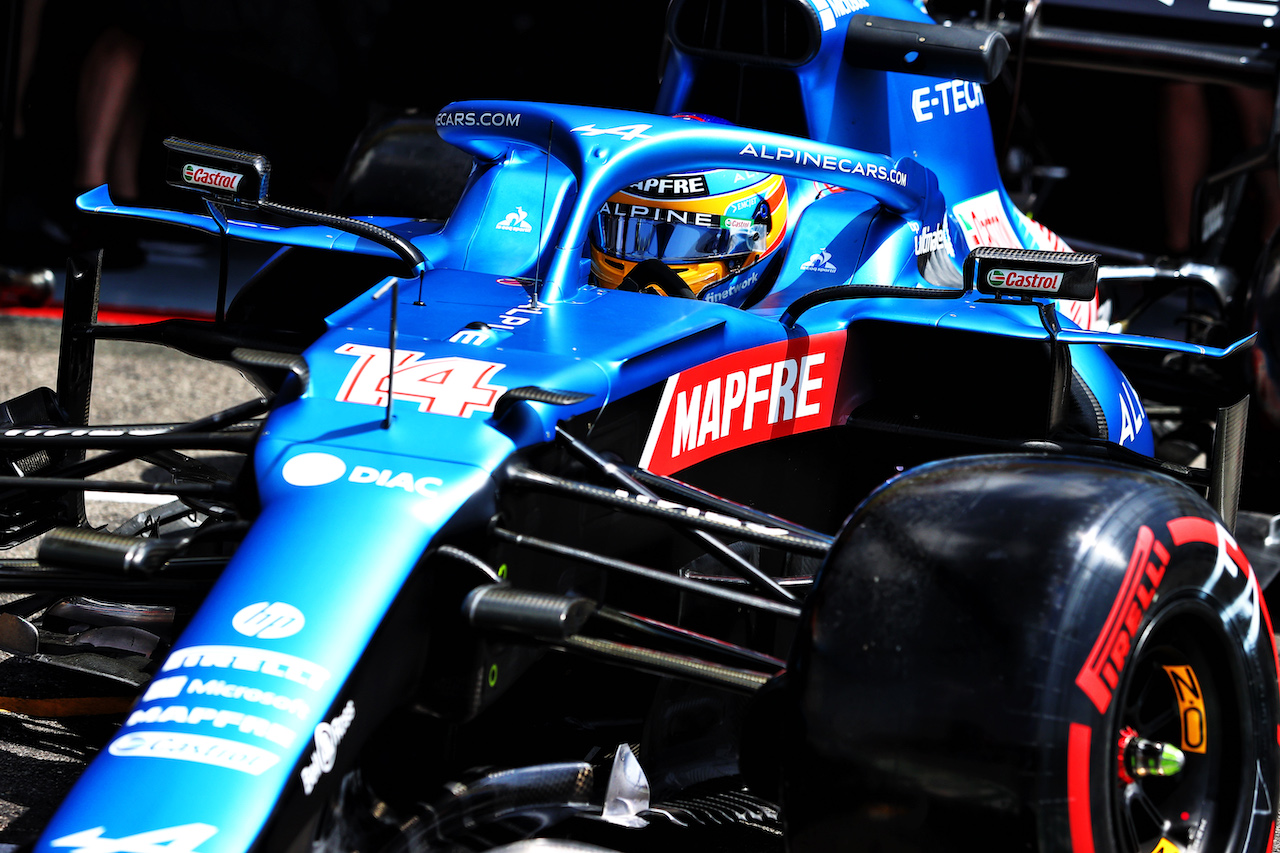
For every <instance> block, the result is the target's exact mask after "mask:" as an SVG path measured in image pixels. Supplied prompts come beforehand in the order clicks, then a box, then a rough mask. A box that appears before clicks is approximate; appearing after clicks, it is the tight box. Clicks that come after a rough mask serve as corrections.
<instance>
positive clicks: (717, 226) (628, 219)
mask: <svg viewBox="0 0 1280 853" xmlns="http://www.w3.org/2000/svg"><path fill="white" fill-rule="evenodd" d="M628 208H630V206H629V205H625V204H619V205H616V206H614V205H606V207H605V209H604V210H602V211H601V212H600V215H599V216H598V217H596V223H595V226H594V227H593V228H592V230H591V241H592V242H593V243H594V244H595V246H596V248H598V249H600V250H601V251H603V252H605V253H606V254H609V255H612V256H613V257H615V258H621V259H622V260H627V261H645V260H648V259H649V258H658V259H659V260H662V261H664V262H667V263H671V262H685V263H697V262H698V261H704V260H707V259H712V258H726V257H732V256H735V255H745V254H747V253H749V252H762V251H764V248H765V245H766V243H767V242H768V240H767V238H768V236H769V226H768V224H767V223H763V222H757V221H753V220H751V219H736V218H734V217H730V216H715V215H711V214H705V213H702V214H692V213H689V214H685V213H683V212H682V211H675V210H665V209H662V208H641V210H643V211H644V212H645V213H644V214H643V215H641V214H639V213H636V212H633V211H632V210H630V209H628Z"/></svg>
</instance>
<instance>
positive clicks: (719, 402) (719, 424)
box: [640, 332, 853, 474]
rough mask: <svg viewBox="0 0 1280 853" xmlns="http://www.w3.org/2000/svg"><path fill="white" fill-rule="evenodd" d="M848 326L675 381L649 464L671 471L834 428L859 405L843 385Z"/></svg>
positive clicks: (649, 444) (744, 354) (726, 359)
mask: <svg viewBox="0 0 1280 853" xmlns="http://www.w3.org/2000/svg"><path fill="white" fill-rule="evenodd" d="M845 338H846V333H845V332H827V333H824V334H821V335H814V336H812V337H807V338H796V339H794V340H790V341H779V342H778V343H773V344H765V345H763V346H758V347H753V348H752V349H748V350H743V351H741V352H736V353H732V354H730V355H726V356H722V357H721V358H717V359H715V360H714V361H709V362H707V363H706V364H701V365H698V366H697V367H693V368H690V369H688V370H685V371H683V372H681V373H677V374H676V375H675V376H672V377H671V378H670V379H668V380H667V385H666V388H665V390H664V391H663V394H662V402H661V403H660V404H659V405H658V414H657V417H656V418H655V419H654V422H653V426H652V427H651V428H650V430H649V437H648V440H647V441H646V442H645V449H644V455H643V456H642V457H641V460H640V464H641V466H642V467H644V468H647V469H649V470H650V471H652V472H653V473H655V474H671V473H674V472H676V471H680V470H682V469H684V468H688V467H689V466H690V465H694V464H696V463H698V462H701V461H703V460H704V459H709V458H711V457H713V456H717V455H719V454H721V453H724V452H725V451H728V450H734V449H736V448H739V447H745V446H747V445H749V444H755V443H757V442H761V441H768V440H769V439H771V438H779V437H781V436H785V435H793V434H795V433H801V432H808V431H809V430H815V429H822V428H824V427H828V426H831V425H832V424H835V423H837V422H838V421H839V419H840V418H842V417H844V416H845V415H847V414H848V412H849V411H850V410H851V408H852V402H853V400H852V395H851V393H850V391H849V389H843V390H842V389H841V387H840V385H841V380H840V376H841V368H842V367H843V366H844V352H845Z"/></svg>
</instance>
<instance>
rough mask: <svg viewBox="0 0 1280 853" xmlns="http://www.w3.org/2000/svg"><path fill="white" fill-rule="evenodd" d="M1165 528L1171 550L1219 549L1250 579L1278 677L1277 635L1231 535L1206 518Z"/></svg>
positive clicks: (1177, 520)
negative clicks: (1199, 545) (1187, 545)
mask: <svg viewBox="0 0 1280 853" xmlns="http://www.w3.org/2000/svg"><path fill="white" fill-rule="evenodd" d="M1168 527H1169V535H1170V536H1172V537H1173V544H1174V546H1178V545H1181V544H1183V543H1184V542H1203V543H1204V544H1206V545H1213V546H1214V547H1220V548H1222V549H1224V550H1225V551H1226V552H1227V553H1226V556H1227V558H1228V559H1230V560H1231V561H1232V562H1234V563H1235V564H1236V566H1237V567H1239V569H1240V570H1241V571H1242V572H1244V573H1245V574H1246V575H1247V576H1248V577H1249V579H1250V580H1249V583H1250V584H1251V585H1252V586H1253V587H1254V592H1255V597H1256V598H1257V600H1258V609H1259V610H1261V611H1262V620H1263V622H1264V623H1265V624H1266V626H1267V642H1268V644H1270V646H1271V659H1272V661H1273V662H1274V663H1275V665H1276V673H1277V674H1280V654H1277V650H1276V632H1275V629H1274V628H1272V626H1271V613H1270V611H1268V610H1267V600H1266V599H1265V598H1264V597H1263V596H1262V590H1261V589H1259V588H1258V580H1257V577H1256V576H1255V575H1254V573H1253V566H1251V565H1249V558H1248V557H1246V556H1245V553H1244V550H1243V549H1242V548H1241V547H1240V546H1239V545H1238V544H1236V542H1235V540H1234V539H1233V538H1232V537H1231V535H1230V534H1228V533H1227V532H1226V531H1225V530H1221V531H1220V530H1219V528H1218V525H1217V524H1216V523H1215V522H1212V521H1210V520H1208V519H1207V518H1199V517H1197V516H1183V517H1182V518H1175V519H1173V520H1172V521H1170V522H1169V524H1168Z"/></svg>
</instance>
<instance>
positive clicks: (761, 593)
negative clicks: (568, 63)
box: [0, 0, 1280, 853]
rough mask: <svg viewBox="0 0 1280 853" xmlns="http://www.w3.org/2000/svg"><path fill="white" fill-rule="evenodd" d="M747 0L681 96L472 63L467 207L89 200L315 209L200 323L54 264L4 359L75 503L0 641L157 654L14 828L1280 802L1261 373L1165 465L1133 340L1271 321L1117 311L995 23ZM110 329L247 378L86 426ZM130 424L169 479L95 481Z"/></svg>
mask: <svg viewBox="0 0 1280 853" xmlns="http://www.w3.org/2000/svg"><path fill="white" fill-rule="evenodd" d="M727 8H728V7H727V6H722V5H720V4H717V3H709V2H706V0H677V2H675V3H673V5H672V7H671V9H670V12H669V27H670V39H671V52H670V55H669V60H668V66H667V72H666V75H665V77H664V89H663V94H662V99H661V103H660V104H659V105H658V109H657V112H656V113H655V114H640V113H632V112H621V111H614V110H609V109H602V108H587V107H578V106H564V105H553V104H542V103H525V102H509V101H471V102H465V103H455V104H452V105H450V106H449V107H447V108H445V109H444V110H443V111H442V112H441V113H440V114H439V115H438V116H437V117H436V120H435V127H436V131H437V132H438V134H439V137H440V138H441V139H443V140H444V141H445V142H446V143H448V144H450V145H451V146H454V147H456V148H457V149H460V150H461V151H463V152H465V153H466V154H467V155H469V156H470V158H472V160H473V167H472V170H471V173H470V177H469V179H468V180H467V184H466V187H465V190H464V191H463V193H462V196H461V198H460V200H459V201H458V203H457V205H456V208H455V209H454V210H453V212H452V213H451V214H450V215H449V216H448V218H447V220H445V221H443V222H441V221H436V220H428V219H420V218H413V217H405V216H368V217H347V216H341V215H337V214H330V213H321V212H316V211H309V210H304V209H299V208H296V207H291V206H288V205H285V204H281V203H278V202H276V201H274V200H272V199H271V198H270V197H269V192H268V190H269V178H270V166H269V164H268V163H267V162H266V160H265V159H264V158H262V157H260V156H257V155H253V154H248V153H244V152H238V151H231V150H227V149H222V148H216V147H213V146H209V145H204V144H198V143H192V142H186V141H182V140H170V141H169V142H168V143H167V145H168V147H169V149H170V168H169V176H170V182H171V183H173V184H174V185H175V186H178V187H182V188H185V189H188V190H192V191H195V192H197V193H199V194H200V196H201V197H202V199H203V202H204V204H205V209H204V212H201V213H189V212H178V211H169V210H158V209H141V208H126V207H121V206H118V205H116V204H114V203H113V202H112V200H111V197H110V195H109V192H108V190H107V189H106V188H100V189H98V190H95V191H93V192H91V193H89V194H87V195H85V196H83V197H82V198H81V199H80V202H79V203H80V205H81V207H82V208H85V209H87V210H93V211H98V212H101V213H105V214H113V215H119V216H128V217H137V218H142V219H150V220H159V221H164V222H170V223H174V224H176V225H181V226H187V227H190V228H195V229H198V230H203V231H206V232H208V233H210V234H213V235H218V236H219V238H220V239H222V240H224V241H227V240H231V239H241V240H255V241H263V242H268V243H272V244H277V245H279V246H281V247H282V248H281V250H280V251H279V252H278V254H276V255H275V256H274V257H273V259H272V260H271V261H270V263H268V264H267V266H266V267H265V268H264V269H263V270H261V271H260V272H259V273H258V274H257V275H255V276H254V278H253V279H252V280H251V281H249V282H248V283H247V284H246V285H245V287H244V288H243V289H242V290H241V291H240V292H239V294H238V295H237V297H236V298H235V300H234V301H232V302H231V304H230V305H227V306H225V308H224V307H223V305H222V299H221V298H220V299H219V306H218V310H217V319H216V320H215V321H213V322H206V323H201V322H196V321H182V320H169V321H164V322H161V323H157V324H152V325H146V326H127V327H126V326H110V327H109V326H102V325H98V324H96V322H95V317H94V313H95V306H96V299H97V292H96V284H95V278H94V276H93V274H92V272H78V271H77V272H73V274H70V275H69V276H68V281H67V291H66V311H65V319H64V334H63V344H62V359H61V365H60V372H59V379H58V387H57V389H54V390H50V389H40V390H38V391H34V392H31V393H29V394H26V395H23V396H22V397H19V398H16V399H14V400H10V401H8V402H7V403H5V404H4V408H3V413H4V417H5V420H6V422H7V426H6V427H5V429H4V430H3V431H2V432H0V452H2V453H3V458H4V459H5V460H6V464H8V465H9V466H10V470H11V472H12V473H11V475H10V476H7V477H4V478H3V479H2V481H0V482H2V483H3V488H4V492H3V494H0V518H2V519H3V522H4V534H5V541H6V542H7V543H10V544H11V543H16V542H18V541H22V540H25V539H28V538H31V537H33V536H35V535H38V534H44V538H43V540H42V542H41V545H40V551H39V557H38V560H37V561H36V562H34V563H18V562H16V561H10V562H9V563H8V564H6V565H4V566H3V569H4V572H3V574H2V575H0V577H2V578H3V580H4V586H5V588H7V589H15V590H18V589H21V590H30V591H32V593H33V594H32V595H30V596H29V597H27V598H23V599H21V600H20V601H18V602H17V603H14V604H10V605H6V607H5V611H4V613H3V614H0V645H2V646H3V647H4V648H5V649H7V650H9V651H10V652H13V653H15V654H22V655H26V656H28V657H29V658H31V659H32V660H34V661H37V662H39V663H42V664H45V665H48V666H51V667H60V668H62V669H71V670H75V671H77V672H79V673H82V674H85V673H87V674H90V675H92V676H93V677H95V678H98V679H100V680H101V681H103V682H104V683H112V684H117V685H124V686H125V687H126V688H128V689H129V690H131V691H132V695H134V696H136V701H134V702H133V704H132V705H131V707H130V709H129V710H128V711H127V712H126V713H125V714H124V715H123V716H122V717H121V718H120V720H119V726H118V728H117V729H116V730H115V731H114V735H113V737H111V739H110V740H109V742H107V743H106V744H105V745H104V746H103V748H102V750H101V752H100V754H99V755H98V756H97V757H96V758H95V759H94V761H93V762H92V764H91V765H90V766H89V767H88V769H87V770H86V772H85V773H84V774H83V776H82V777H81V778H80V780H79V781H78V783H77V784H76V785H75V787H74V789H73V790H72V791H71V792H70V794H69V795H68V796H67V798H66V800H65V801H64V802H63V804H62V806H61V807H60V809H59V810H58V812H57V814H56V816H55V817H54V818H53V820H52V821H51V823H49V825H48V826H47V828H46V829H45V831H44V832H43V834H42V835H41V836H40V838H39V840H38V841H34V842H33V845H34V849H38V850H41V851H72V853H74V851H82V852H83V853H156V851H164V853H222V851H247V850H255V851H292V850H307V849H319V850H387V851H434V850H449V851H455V850H456V851H462V850H467V851H470V850H488V849H500V850H505V851H546V850H563V851H570V850H606V851H607V850H613V851H641V850H658V849H681V850H692V849H698V850H735V851H742V850H782V849H787V850H793V851H827V850H845V849H848V850H925V849H929V850H937V849H944V850H945V849H971V848H972V847H973V846H974V845H975V844H981V845H982V846H983V847H984V848H986V849H992V850H1003V849H1009V850H1014V849H1017V850H1022V849H1037V850H1043V851H1073V853H1090V851H1095V850H1096V851H1125V853H1131V852H1132V851H1138V853H1149V851H1152V850H1160V851H1169V850H1195V851H1226V850H1247V851H1269V850H1270V849H1271V845H1272V843H1273V836H1274V830H1275V815H1276V811H1277V807H1278V806H1280V803H1278V802H1277V799H1276V797H1277V794H1278V793H1280V777H1278V774H1280V743H1278V741H1277V733H1280V695H1278V693H1277V665H1276V651H1275V646H1274V640H1273V630H1272V625H1271V621H1270V618H1269V616H1268V615H1267V610H1266V604H1265V600H1264V597H1263V592H1262V588H1263V587H1264V586H1265V583H1266V581H1267V580H1269V574H1270V572H1268V571H1261V570H1255V569H1254V568H1253V567H1251V562H1250V558H1249V556H1248V554H1255V555H1258V557H1259V559H1257V560H1255V561H1254V562H1255V563H1257V565H1258V566H1260V567H1261V566H1264V565H1268V564H1269V562H1268V560H1269V557H1270V550H1269V548H1268V546H1267V544H1266V542H1265V541H1264V540H1263V537H1262V536H1257V537H1254V539H1246V538H1245V537H1244V535H1243V532H1244V531H1245V529H1246V528H1247V527H1248V525H1246V524H1245V523H1244V520H1245V519H1247V518H1254V517H1255V516H1256V512H1257V510H1258V508H1257V507H1249V506H1244V507H1241V506H1240V505H1239V495H1240V483H1241V480H1242V471H1241V468H1240V455H1241V446H1242V441H1243V428H1244V424H1245V420H1246V404H1244V403H1242V402H1241V403H1231V404H1226V405H1222V406H1220V407H1218V409H1217V410H1216V412H1215V417H1214V423H1215V426H1216V433H1215V437H1214V440H1213V441H1212V442H1211V443H1210V444H1209V445H1208V447H1207V449H1208V451H1209V453H1208V455H1207V461H1205V462H1204V464H1202V465H1199V466H1195V465H1186V464H1182V463H1179V462H1177V461H1173V460H1171V459H1168V458H1165V457H1164V456H1162V455H1161V454H1158V453H1157V452H1156V442H1155V438H1154V435H1155V433H1154V431H1153V426H1152V420H1153V418H1154V417H1155V415H1154V414H1153V413H1152V412H1149V411H1148V409H1147V407H1146V402H1145V401H1144V398H1143V395H1141V394H1140V393H1139V392H1138V391H1137V390H1136V389H1135V388H1134V386H1133V385H1132V384H1131V383H1130V381H1129V380H1128V379H1126V377H1125V375H1124V374H1123V373H1122V371H1121V370H1120V369H1119V368H1117V366H1116V362H1115V361H1114V360H1113V359H1112V357H1111V353H1113V352H1119V351H1127V350H1140V351H1147V352H1156V353H1162V354H1169V355H1171V356H1174V357H1177V358H1178V359H1204V360H1209V361H1230V360H1231V359H1233V358H1239V357H1240V355H1239V354H1240V353H1242V352H1244V351H1245V350H1247V348H1248V347H1249V346H1250V344H1251V339H1250V338H1249V337H1247V336H1245V337H1242V338H1241V339H1240V340H1237V341H1234V342H1230V343H1226V344H1225V345H1222V346H1209V345H1207V344H1204V343H1198V342H1194V341H1186V340H1178V339H1172V338H1169V339H1161V338H1155V337H1144V336H1139V335H1135V334H1129V333H1127V332H1123V331H1114V330H1112V329H1111V328H1110V327H1109V326H1108V325H1107V323H1106V322H1105V312H1104V313H1103V314H1101V315H1100V313H1099V310H1100V309H1099V302H1098V278H1099V270H1098V258H1097V256H1095V255H1090V254H1080V253H1074V252H1070V251H1068V250H1067V246H1066V244H1065V243H1064V242H1063V241H1062V240H1060V239H1059V238H1058V237H1056V236H1055V235H1054V234H1053V233H1052V232H1051V231H1049V230H1047V229H1045V228H1043V227H1042V226H1040V225H1038V224H1037V223H1035V222H1032V221H1031V220H1030V219H1028V218H1026V217H1025V216H1023V215H1022V214H1021V213H1019V212H1018V210H1016V209H1015V208H1014V206H1013V205H1012V203H1011V202H1010V200H1009V197H1008V195H1007V194H1006V192H1005V190H1004V188H1003V186H1002V184H1001V181H1000V176H999V173H998V170H997V167H996V163H995V158H994V154H993V146H992V139H991V131H990V124H989V120H988V116H987V113H986V107H985V98H984V93H983V89H982V87H981V84H982V83H984V82H987V81H990V80H991V79H992V78H993V77H994V76H995V74H996V73H997V72H998V70H999V66H1000V63H1001V62H1002V61H1003V59H1004V54H1005V52H1006V50H1007V47H1006V43H1005V41H1004V39H1003V38H1002V37H1001V36H1000V35H999V34H998V33H995V32H990V31H981V30H965V29H963V28H959V27H953V28H947V27H942V26H939V25H937V24H934V23H932V22H931V21H930V20H929V19H928V18H927V17H926V16H925V15H924V14H923V13H922V12H920V11H919V10H918V9H917V8H916V6H915V5H913V4H912V3H910V2H906V0H792V2H785V3H776V4H766V5H762V6H761V7H760V8H761V9H763V10H764V14H762V15H761V16H760V17H759V18H753V19H752V20H749V21H748V20H742V19H740V18H734V17H733V16H726V15H722V14H721V13H722V12H723V11H724V10H725V9H727ZM766 36H767V38H766ZM729 78H736V79H738V80H740V81H741V82H742V83H743V85H745V86H748V87H749V86H751V85H755V83H759V82H762V81H764V82H768V83H769V84H770V85H775V84H776V85H783V84H785V83H786V81H790V85H791V86H792V88H791V89H790V90H789V91H791V92H792V93H793V94H794V98H793V99H792V100H790V101H786V99H783V100H784V101H786V102H787V103H789V104H791V106H790V107H788V109H793V113H792V114H791V115H789V116H785V117H778V116H775V118H779V119H780V120H781V119H782V118H786V119H787V120H789V121H791V122H792V123H793V126H794V131H793V132H792V133H782V132H778V131H776V130H763V129H758V127H756V126H755V125H758V124H761V123H762V122H756V121H753V120H752V117H750V116H742V115H732V116H729V118H730V119H731V120H732V121H733V123H728V122H726V121H725V120H724V113H723V112H722V111H718V110H715V109H712V108H710V107H709V106H708V104H707V101H708V97H707V93H708V92H723V91H725V89H724V87H723V86H722V85H720V84H721V83H723V82H724V81H725V80H726V79H729ZM716 116H719V118H716ZM384 138H388V139H389V138H393V136H385V137H384ZM380 150H384V149H378V148H377V147H376V145H375V146H373V147H370V148H368V149H366V150H365V152H364V155H362V156H365V159H366V160H368V161H370V162H374V163H376V162H377V161H378V160H379V156H380V154H379V152H380ZM386 159H388V160H390V159H394V158H391V157H389V156H388V157H387V158H386ZM419 167H420V168H421V169H422V170H423V172H424V173H425V172H426V171H427V170H429V169H430V164H429V163H422V164H415V165H414V166H413V167H412V168H410V169H409V171H408V173H407V176H405V177H401V178H399V179H397V183H407V184H412V182H413V181H414V180H415V178H414V170H415V169H417V168H419ZM376 172H377V170H376V169H371V170H368V171H367V172H366V173H365V174H375V173H376ZM368 180H373V179H372V178H369V179H368ZM424 180H425V178H424ZM373 212H374V213H379V211H376V210H375V211H373ZM119 339H129V340H141V341H150V342H155V343H160V344H166V345H171V346H175V347H179V348H181V349H183V350H185V351H187V352H191V353H194V354H198V355H201V356H203V357H206V358H209V359H213V360H217V361H222V362H226V363H231V364H235V365H237V366H238V367H239V368H240V369H241V370H243V371H244V372H245V373H246V375H249V376H251V377H252V378H253V379H254V381H255V382H256V384H257V385H258V386H259V387H260V388H261V389H262V390H263V394H264V396H263V398H262V399H260V400H254V401H249V402H247V403H245V404H244V405H243V406H240V407H237V408H235V409H232V410H229V411H225V412H219V413H216V414H212V415H210V416H209V417H207V418H204V419H201V420H199V421H195V422H193V423H190V424H184V425H180V426H174V425H132V426H129V425H126V426H118V425H117V426H115V427H113V428H110V429H103V428H97V427H95V426H91V425H89V424H88V423H87V422H86V418H85V416H84V415H85V413H86V412H87V411H88V405H87V403H88V399H89V391H90V386H91V381H92V357H93V347H94V344H95V342H96V341H98V340H119ZM1161 417H1162V418H1172V417H1173V415H1172V414H1170V413H1169V412H1163V413H1162V414H1161ZM90 449H96V450H100V451H104V452H103V453H101V454H99V455H94V456H89V457H87V458H86V451H87V450H90ZM211 449H213V450H222V451H235V452H237V453H241V454H243V455H244V456H245V458H246V461H245V464H244V466H243V468H242V469H241V470H240V472H239V474H238V475H236V476H234V477H229V476H228V475H226V474H223V473H222V472H221V471H219V470H216V469H214V468H212V467H211V466H209V465H208V464H206V463H204V462H201V461H200V460H199V459H197V458H193V457H191V456H189V455H188V452H193V451H195V450H211ZM135 458H142V459H144V460H147V461H149V462H151V463H152V464H154V465H157V466H160V467H162V468H164V469H167V470H168V471H170V472H171V473H172V475H173V483H172V484H171V485H167V486H165V489H166V491H168V492H169V493H172V494H175V495H177V496H178V498H179V501H178V503H176V504H174V505H171V506H169V507H165V508H161V509H157V510H154V511H152V512H150V513H147V514H145V515H144V516H141V517H139V518H138V519H135V520H134V521H131V522H128V523H126V524H125V525H123V526H122V527H120V528H119V529H116V530H112V531H103V530H94V529H89V528H87V527H86V526H85V525H84V524H83V503H82V502H81V494H82V491H83V490H84V489H85V488H95V489H96V488H129V489H134V490H136V489H137V488H139V487H138V486H134V485H130V484H126V485H125V486H119V485H118V484H117V485H115V486H111V485H109V484H104V483H103V482H102V481H100V480H98V479H95V477H96V475H97V474H98V473H99V472H100V471H102V470H104V469H105V468H107V467H110V466H113V465H116V464H119V463H120V462H122V461H125V460H131V459H135ZM1262 509H1263V510H1265V507H1263V508H1262ZM1233 531H1240V533H1241V535H1240V536H1239V537H1237V536H1236V535H1234V533H1233ZM1255 539H1256V541H1254V540H1255Z"/></svg>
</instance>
